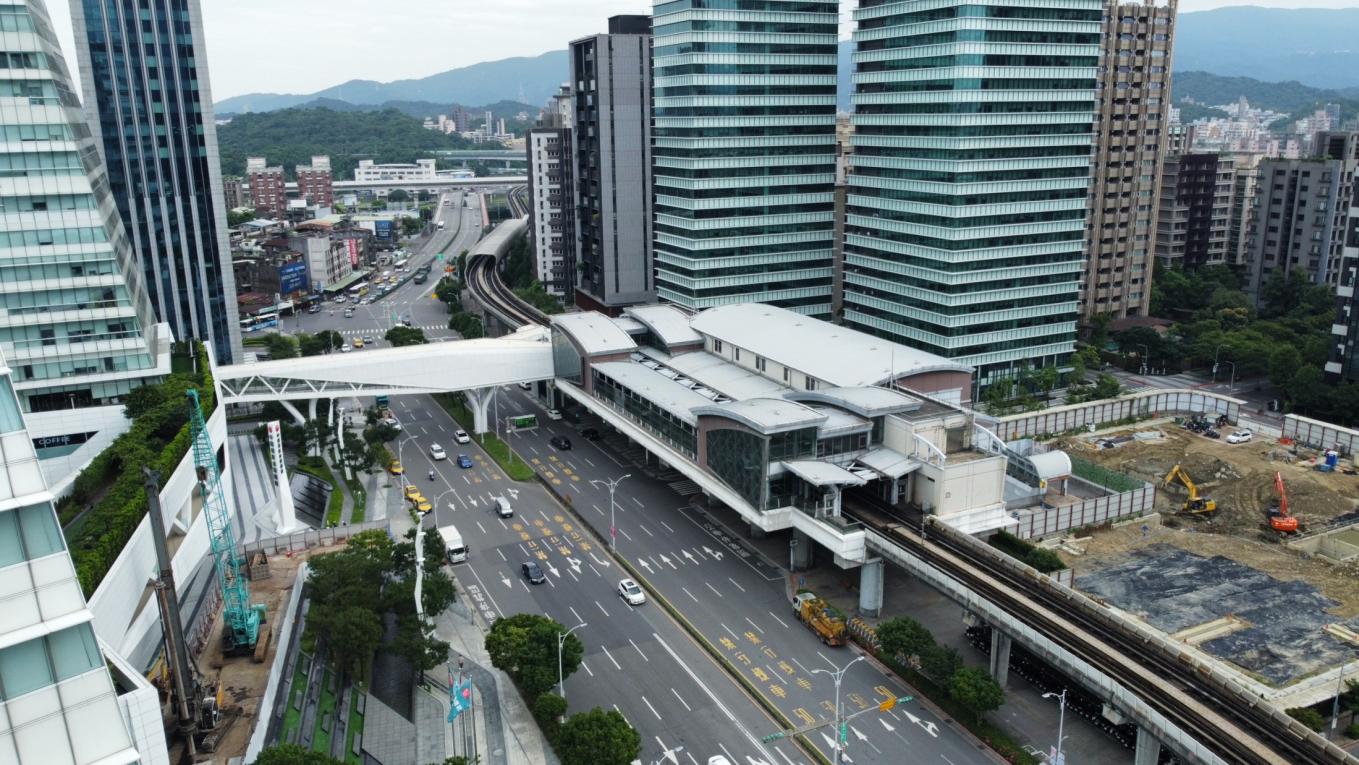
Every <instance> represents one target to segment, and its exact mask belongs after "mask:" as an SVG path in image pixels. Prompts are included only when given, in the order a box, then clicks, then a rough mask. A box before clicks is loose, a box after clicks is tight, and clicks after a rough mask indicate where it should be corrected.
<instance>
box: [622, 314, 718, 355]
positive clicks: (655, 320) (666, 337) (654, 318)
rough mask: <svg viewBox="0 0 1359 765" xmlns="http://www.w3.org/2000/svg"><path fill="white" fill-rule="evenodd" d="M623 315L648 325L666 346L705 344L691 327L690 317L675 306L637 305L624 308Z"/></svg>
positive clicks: (701, 336)
mask: <svg viewBox="0 0 1359 765" xmlns="http://www.w3.org/2000/svg"><path fill="white" fill-rule="evenodd" d="M623 315H625V316H630V317H632V318H634V319H636V320H637V321H639V322H641V323H642V324H644V325H646V327H647V329H650V330H651V331H652V332H654V333H656V336H657V337H659V338H660V339H661V342H663V343H665V344H666V345H669V346H674V345H684V344H686V343H701V342H703V335H700V334H699V333H697V332H695V331H694V328H693V327H691V326H689V316H688V315H687V314H685V313H684V312H683V311H681V310H680V309H678V308H676V307H674V306H670V305H637V306H633V307H631V308H624V309H623Z"/></svg>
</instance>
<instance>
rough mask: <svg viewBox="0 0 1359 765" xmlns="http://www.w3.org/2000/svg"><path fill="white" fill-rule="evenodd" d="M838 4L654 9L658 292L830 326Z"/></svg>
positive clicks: (683, 3)
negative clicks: (751, 305) (770, 308)
mask: <svg viewBox="0 0 1359 765" xmlns="http://www.w3.org/2000/svg"><path fill="white" fill-rule="evenodd" d="M838 12H839V2H838V0H830V1H824V0H823V1H820V2H816V1H812V0H808V1H806V2H802V1H799V2H792V1H790V0H742V2H739V3H734V2H722V3H708V2H699V0H673V1H671V2H667V1H664V0H661V1H658V2H656V4H655V6H654V10H653V14H652V34H653V35H654V37H653V47H652V71H653V80H652V160H651V161H652V167H653V168H654V170H653V183H654V193H655V205H654V210H655V212H654V215H655V219H654V223H655V225H654V228H655V231H654V237H655V259H656V294H657V295H658V296H659V297H660V298H661V299H662V300H666V301H669V302H672V303H676V304H678V305H680V306H683V307H685V308H689V309H694V310H697V309H703V308H707V307H710V306H716V305H726V304H729V303H748V302H763V303H773V304H775V305H779V306H782V307H784V308H789V309H791V310H794V311H798V312H801V313H806V314H810V315H814V316H821V317H829V316H830V313H831V288H832V275H833V270H834V253H833V250H834V243H835V88H836V80H835V70H836V55H837V54H836V51H837V37H836V34H837V31H838V23H839V17H838V15H837V14H838Z"/></svg>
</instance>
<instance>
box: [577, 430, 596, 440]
mask: <svg viewBox="0 0 1359 765" xmlns="http://www.w3.org/2000/svg"><path fill="white" fill-rule="evenodd" d="M580 437H581V438H583V439H585V440H586V441H596V440H598V439H599V431H598V430H595V429H594V428H586V429H585V430H582V431H581V432H580Z"/></svg>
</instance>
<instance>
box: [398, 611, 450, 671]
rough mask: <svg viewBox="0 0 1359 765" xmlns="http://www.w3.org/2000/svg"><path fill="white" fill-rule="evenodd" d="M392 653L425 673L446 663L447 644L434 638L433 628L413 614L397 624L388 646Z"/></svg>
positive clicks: (416, 669)
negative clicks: (394, 634)
mask: <svg viewBox="0 0 1359 765" xmlns="http://www.w3.org/2000/svg"><path fill="white" fill-rule="evenodd" d="M388 647H389V649H390V650H391V652H392V653H394V654H396V655H397V656H400V657H401V658H403V659H405V660H406V661H408V662H410V664H411V666H412V667H414V668H415V671H417V672H425V671H428V670H431V669H434V668H435V667H437V666H439V665H440V664H443V663H444V662H446V661H448V643H445V642H444V641H442V640H440V639H439V638H437V637H435V636H434V627H433V625H431V624H428V623H426V622H425V621H424V619H423V618H421V617H419V616H416V615H414V614H412V615H409V616H405V617H402V618H401V619H400V620H399V621H398V622H397V627H396V636H395V637H393V638H392V641H391V643H390V644H389V645H388Z"/></svg>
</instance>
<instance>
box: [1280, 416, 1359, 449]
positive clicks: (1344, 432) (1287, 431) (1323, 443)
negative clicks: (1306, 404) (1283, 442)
mask: <svg viewBox="0 0 1359 765" xmlns="http://www.w3.org/2000/svg"><path fill="white" fill-rule="evenodd" d="M1283 438H1289V439H1292V440H1293V441H1295V442H1297V443H1298V444H1301V445H1302V446H1306V447H1309V448H1312V449H1335V450H1336V451H1338V452H1340V453H1341V454H1343V455H1345V456H1346V457H1352V456H1354V455H1355V454H1359V430H1351V429H1349V428H1342V427H1340V426H1339V425H1333V424H1331V423H1329V422H1322V421H1320V420H1313V419H1310V418H1308V417H1299V416H1298V415H1296V414H1288V415H1284V424H1283Z"/></svg>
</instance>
